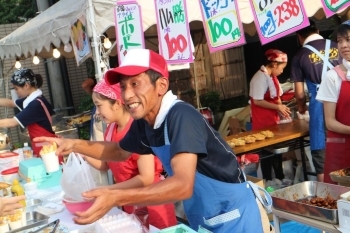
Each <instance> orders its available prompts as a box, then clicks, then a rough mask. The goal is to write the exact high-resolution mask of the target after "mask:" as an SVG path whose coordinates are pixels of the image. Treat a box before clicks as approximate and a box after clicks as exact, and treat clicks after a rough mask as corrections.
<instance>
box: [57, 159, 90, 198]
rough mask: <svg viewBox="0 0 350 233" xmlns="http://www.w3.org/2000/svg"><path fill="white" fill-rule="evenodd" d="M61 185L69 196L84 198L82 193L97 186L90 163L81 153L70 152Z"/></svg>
mask: <svg viewBox="0 0 350 233" xmlns="http://www.w3.org/2000/svg"><path fill="white" fill-rule="evenodd" d="M61 187H62V190H63V191H64V192H65V194H66V196H67V197H70V198H72V199H74V200H77V201H78V200H82V199H83V197H82V196H81V193H83V192H86V191H88V190H91V189H93V188H95V187H96V184H95V181H94V179H93V177H92V174H91V170H90V166H89V164H88V163H87V162H86V161H85V160H84V159H83V158H82V157H81V156H80V155H79V154H75V153H70V154H69V157H68V159H67V162H66V164H63V173H62V178H61Z"/></svg>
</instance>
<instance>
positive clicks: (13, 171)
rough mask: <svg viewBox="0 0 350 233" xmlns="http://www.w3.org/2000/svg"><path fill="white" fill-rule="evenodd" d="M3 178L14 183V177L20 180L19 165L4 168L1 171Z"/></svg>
mask: <svg viewBox="0 0 350 233" xmlns="http://www.w3.org/2000/svg"><path fill="white" fill-rule="evenodd" d="M1 178H2V179H3V180H4V181H6V182H10V183H12V182H13V181H14V179H17V180H19V178H20V177H19V174H18V167H13V168H10V169H6V170H3V171H2V172H1Z"/></svg>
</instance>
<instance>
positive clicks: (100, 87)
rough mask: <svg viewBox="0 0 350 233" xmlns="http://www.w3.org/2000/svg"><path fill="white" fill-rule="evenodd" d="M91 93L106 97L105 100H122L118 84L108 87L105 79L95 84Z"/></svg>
mask: <svg viewBox="0 0 350 233" xmlns="http://www.w3.org/2000/svg"><path fill="white" fill-rule="evenodd" d="M93 92H96V93H98V94H101V95H103V96H106V97H107V98H109V99H112V100H118V99H119V100H121V99H122V97H121V91H120V86H119V84H114V85H111V86H110V85H108V84H107V83H106V81H105V79H102V80H101V81H100V82H98V83H97V84H96V86H95V87H94V89H93Z"/></svg>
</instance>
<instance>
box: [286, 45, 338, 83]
mask: <svg viewBox="0 0 350 233" xmlns="http://www.w3.org/2000/svg"><path fill="white" fill-rule="evenodd" d="M307 44H308V45H311V46H312V47H314V48H315V49H316V50H318V51H320V53H321V54H324V52H325V46H326V40H325V39H319V40H314V41H310V42H309V43H307ZM329 61H330V63H332V64H333V65H334V66H336V65H338V64H340V63H341V58H340V57H339V53H338V46H337V43H335V42H331V47H330V50H329ZM322 69H323V60H322V59H320V57H319V56H317V55H316V54H315V53H314V52H312V51H311V50H310V49H308V48H301V49H300V50H299V51H298V53H297V54H296V55H295V56H294V57H293V60H292V66H291V74H290V80H291V81H292V82H305V80H306V79H309V80H310V81H311V82H313V83H317V84H319V83H321V79H322V77H321V76H322Z"/></svg>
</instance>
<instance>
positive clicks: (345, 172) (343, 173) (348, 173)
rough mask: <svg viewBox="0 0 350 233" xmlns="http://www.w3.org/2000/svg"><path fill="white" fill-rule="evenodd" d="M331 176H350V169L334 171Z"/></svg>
mask: <svg viewBox="0 0 350 233" xmlns="http://www.w3.org/2000/svg"><path fill="white" fill-rule="evenodd" d="M331 174H332V175H335V176H350V168H344V169H341V170H338V171H334V172H332V173H331Z"/></svg>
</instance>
